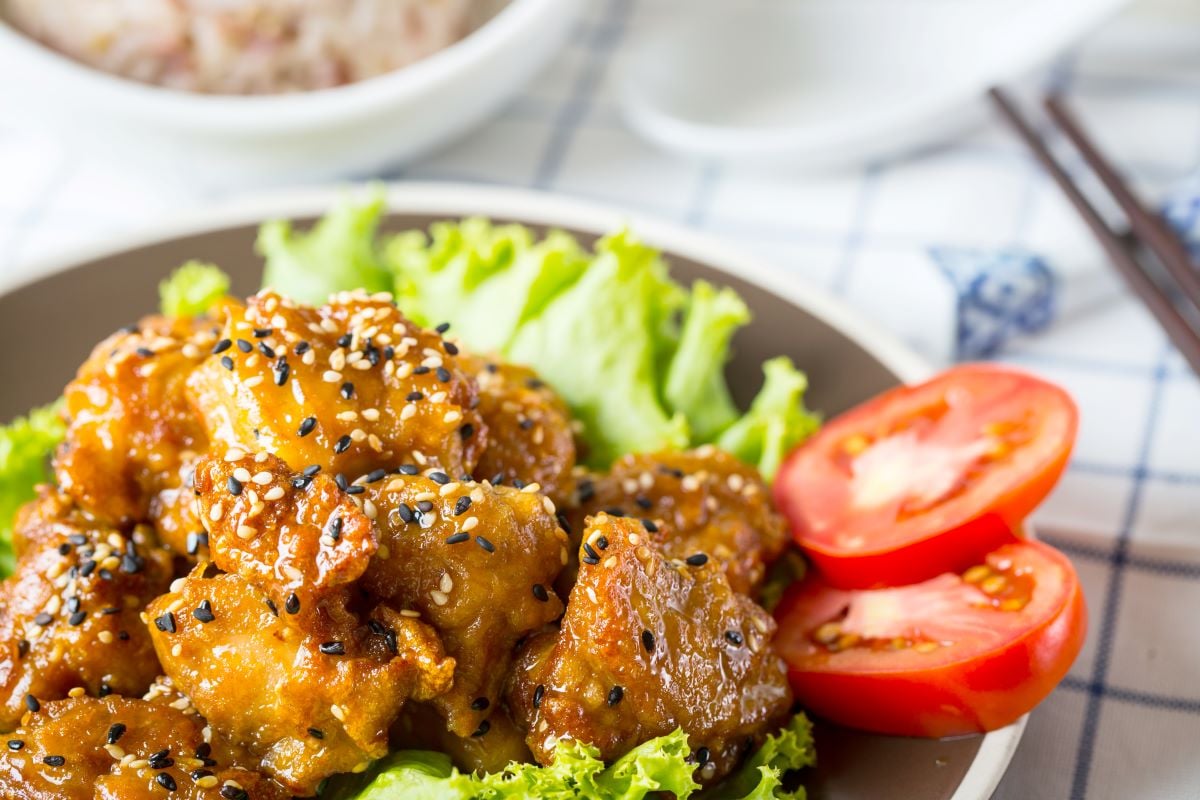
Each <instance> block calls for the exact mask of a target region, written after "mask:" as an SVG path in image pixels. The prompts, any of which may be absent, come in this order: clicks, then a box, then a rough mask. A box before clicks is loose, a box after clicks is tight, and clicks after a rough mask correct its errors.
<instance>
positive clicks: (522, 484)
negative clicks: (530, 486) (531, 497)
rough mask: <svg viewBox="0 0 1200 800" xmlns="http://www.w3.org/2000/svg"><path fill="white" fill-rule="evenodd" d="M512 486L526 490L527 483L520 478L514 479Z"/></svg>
mask: <svg viewBox="0 0 1200 800" xmlns="http://www.w3.org/2000/svg"><path fill="white" fill-rule="evenodd" d="M512 485H513V486H514V487H515V488H517V489H524V488H525V481H523V480H521V479H520V478H513V479H512Z"/></svg>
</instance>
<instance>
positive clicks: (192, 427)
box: [55, 317, 217, 522]
mask: <svg viewBox="0 0 1200 800" xmlns="http://www.w3.org/2000/svg"><path fill="white" fill-rule="evenodd" d="M216 329H217V323H216V322H215V321H214V320H213V319H200V320H195V321H193V320H185V319H179V318H170V317H148V318H147V319H145V320H143V321H142V322H141V323H140V325H138V326H136V327H133V328H127V329H124V330H122V331H119V332H117V333H115V334H113V335H112V336H110V337H108V338H107V339H105V340H104V341H102V342H101V343H100V344H99V345H97V346H96V348H95V350H93V351H92V354H91V356H89V357H88V360H87V361H85V362H84V363H83V366H81V367H80V368H79V372H78V374H77V375H76V377H75V380H73V381H71V383H69V384H68V385H67V388H66V390H65V392H64V402H65V405H64V413H65V414H66V416H67V419H68V426H67V436H66V441H65V442H64V444H63V446H62V447H61V448H60V450H59V453H58V457H57V459H56V461H55V476H56V477H57V479H58V485H59V486H60V487H61V488H62V490H63V491H64V492H66V493H67V494H68V495H70V496H71V497H73V498H75V500H77V501H78V502H79V504H80V505H81V506H82V507H83V508H85V509H87V510H89V511H94V512H96V513H97V514H99V515H101V516H103V517H107V518H108V519H111V520H113V521H115V522H123V521H144V520H146V519H147V515H148V513H149V510H150V504H151V502H152V500H153V499H154V498H155V497H156V496H157V495H158V494H159V493H160V492H161V491H163V490H170V489H177V488H178V487H179V486H180V485H181V475H182V474H183V473H184V472H185V471H186V467H187V465H188V462H189V461H191V460H192V458H193V457H194V456H195V455H196V454H198V453H203V452H204V450H205V449H206V448H207V441H206V436H205V433H204V427H203V425H202V424H201V420H200V418H199V417H198V416H197V414H196V412H195V409H194V408H193V407H192V406H191V405H190V404H189V403H188V400H187V396H186V394H185V392H184V382H185V381H186V380H187V378H188V376H189V375H190V374H191V373H192V371H193V370H194V369H195V368H196V367H197V366H198V365H199V364H200V363H201V362H202V361H203V360H204V358H205V357H206V356H207V355H208V353H209V351H210V350H211V348H212V346H213V343H214V342H215V341H216V340H217V336H216Z"/></svg>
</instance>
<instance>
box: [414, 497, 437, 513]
mask: <svg viewBox="0 0 1200 800" xmlns="http://www.w3.org/2000/svg"><path fill="white" fill-rule="evenodd" d="M417 511H420V512H421V513H422V514H428V513H429V512H430V511H433V503H432V502H431V501H429V500H421V501H420V502H418V503H417Z"/></svg>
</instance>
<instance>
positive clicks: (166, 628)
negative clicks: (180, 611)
mask: <svg viewBox="0 0 1200 800" xmlns="http://www.w3.org/2000/svg"><path fill="white" fill-rule="evenodd" d="M154 627H156V628H158V629H159V630H160V631H162V632H163V633H174V632H175V615H174V614H172V613H171V612H170V611H168V612H167V613H165V614H163V615H162V616H161V617H158V618H157V619H155V620H154Z"/></svg>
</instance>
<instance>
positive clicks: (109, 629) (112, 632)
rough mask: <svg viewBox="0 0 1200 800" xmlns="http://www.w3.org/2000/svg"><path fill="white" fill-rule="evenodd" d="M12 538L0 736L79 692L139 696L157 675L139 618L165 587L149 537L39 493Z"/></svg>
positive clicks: (2, 626) (2, 639) (166, 572)
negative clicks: (14, 558)
mask: <svg viewBox="0 0 1200 800" xmlns="http://www.w3.org/2000/svg"><path fill="white" fill-rule="evenodd" d="M15 530H16V532H17V533H16V538H17V540H18V542H19V543H20V553H21V555H20V559H19V560H18V562H17V566H16V570H15V572H14V573H13V574H12V575H11V576H10V577H8V578H7V579H6V580H5V581H4V582H3V583H2V584H0V730H9V729H11V728H13V727H14V726H15V725H16V724H17V722H18V721H19V720H20V718H21V715H22V714H24V713H25V711H26V710H27V708H28V707H29V706H30V705H35V704H36V703H37V702H39V701H41V702H44V701H48V700H56V699H59V698H63V697H66V696H67V694H68V692H70V691H71V690H72V689H76V688H79V687H81V688H83V689H84V690H86V691H87V692H89V693H91V694H100V693H107V692H118V693H121V694H132V695H140V694H141V693H142V692H144V691H145V690H146V687H147V686H149V685H150V682H151V681H153V680H154V677H155V676H156V675H158V673H159V667H158V662H157V661H156V660H155V658H154V649H153V647H152V646H151V644H150V637H149V636H148V634H147V633H146V629H145V627H144V626H143V625H142V622H141V620H140V618H139V614H140V612H141V610H142V608H143V607H144V606H145V604H146V603H148V602H150V600H151V599H153V598H154V597H155V596H156V595H158V594H159V593H160V592H163V591H165V590H166V588H167V585H168V584H169V583H170V581H171V558H170V556H169V555H168V554H167V553H166V551H164V550H163V549H162V548H160V547H158V546H157V544H156V542H155V540H154V533H153V531H152V530H151V529H150V528H149V527H148V526H139V527H137V528H135V529H134V530H133V532H132V534H131V535H130V536H125V535H123V534H121V533H119V532H118V531H117V530H116V529H115V528H112V527H110V526H108V525H106V524H104V523H103V522H101V521H99V520H96V519H95V518H93V517H91V516H90V515H89V514H87V513H86V512H84V511H81V510H79V509H78V508H77V507H75V505H74V504H73V503H72V501H71V500H70V499H69V498H67V497H65V496H63V495H61V494H58V493H56V492H54V491H53V490H51V489H49V488H46V487H43V490H42V492H41V495H40V496H39V497H38V498H37V499H36V500H34V501H32V502H31V503H29V504H27V505H26V506H25V507H24V508H23V509H22V510H21V512H20V513H19V515H18V519H17V522H16V525H15Z"/></svg>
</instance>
